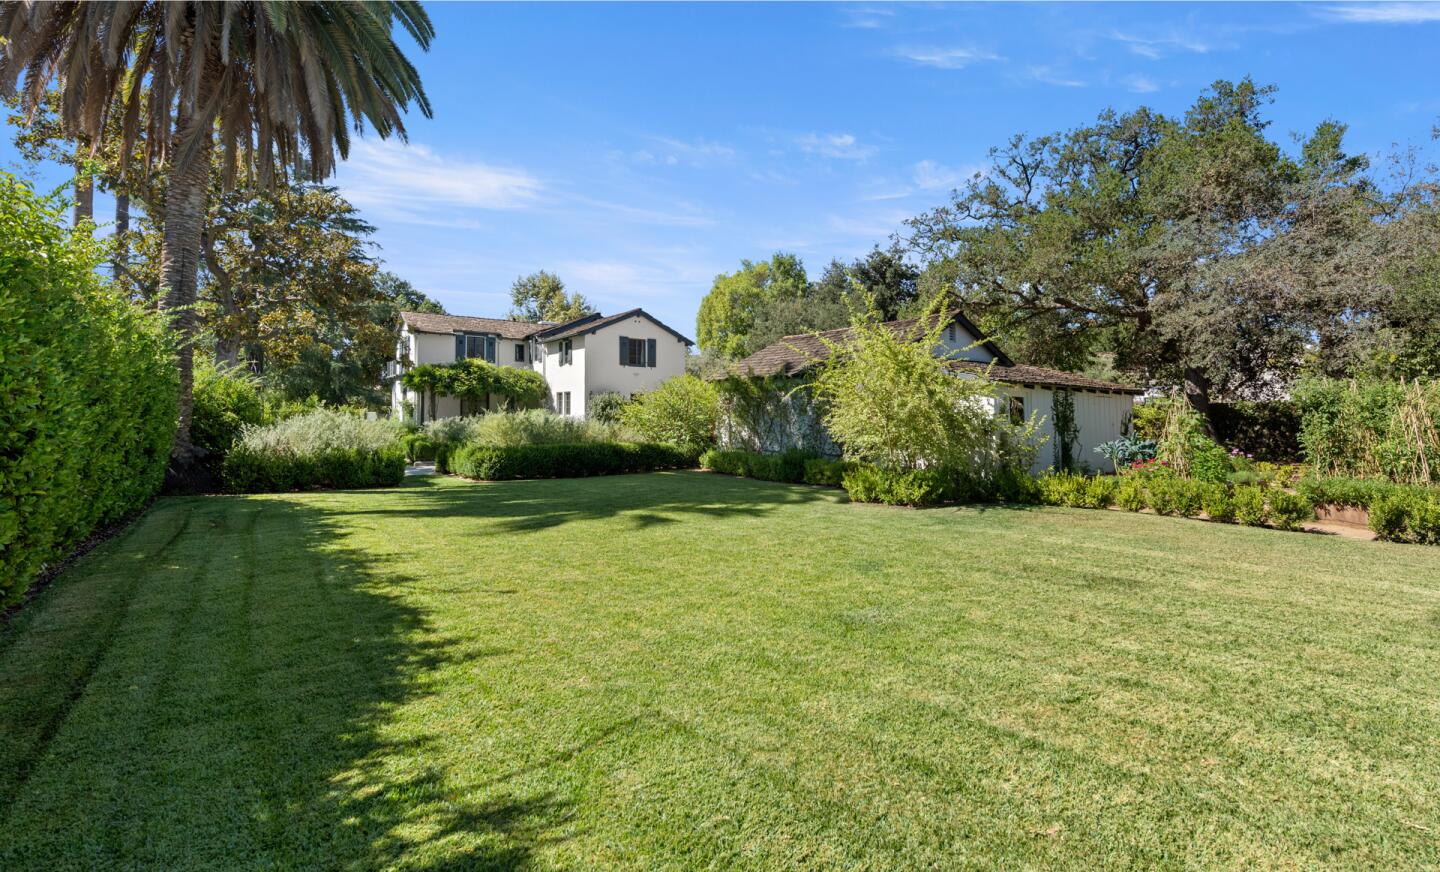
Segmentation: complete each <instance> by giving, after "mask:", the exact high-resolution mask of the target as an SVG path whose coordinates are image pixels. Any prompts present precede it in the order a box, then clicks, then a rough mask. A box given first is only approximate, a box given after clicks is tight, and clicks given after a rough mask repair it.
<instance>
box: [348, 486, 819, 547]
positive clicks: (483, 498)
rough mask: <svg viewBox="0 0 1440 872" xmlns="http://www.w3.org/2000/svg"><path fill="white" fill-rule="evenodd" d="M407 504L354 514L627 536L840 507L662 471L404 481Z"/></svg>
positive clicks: (815, 495) (805, 489)
mask: <svg viewBox="0 0 1440 872" xmlns="http://www.w3.org/2000/svg"><path fill="white" fill-rule="evenodd" d="M402 488H403V490H402V491H401V492H402V493H403V494H404V499H402V500H399V501H396V502H395V503H394V504H393V505H391V506H387V507H386V508H382V509H370V510H363V511H361V512H359V513H358V514H368V515H395V516H403V517H408V518H427V517H430V518H482V519H493V520H494V521H495V523H493V524H491V525H489V526H488V529H487V532H489V533H490V534H492V535H510V534H515V533H526V532H533V531H536V530H545V529H549V528H551V527H558V526H560V525H562V524H567V523H571V522H575V521H599V520H606V519H616V520H620V521H623V522H624V523H625V525H626V526H627V527H628V528H629V529H631V530H643V529H646V528H650V527H657V526H664V525H667V524H673V523H676V522H677V521H680V520H682V519H684V518H686V517H690V518H696V519H717V520H718V519H724V518H733V517H757V516H761V515H766V514H769V513H771V512H774V511H776V510H777V509H780V508H782V507H785V506H796V505H805V504H810V503H825V502H831V503H834V502H843V501H844V499H845V498H844V494H843V492H841V491H835V490H830V489H822V488H815V487H810V486H806V485H789V484H778V483H775V482H762V481H755V480H752V479H745V478H734V477H731V476H722V475H717V474H714V473H703V472H661V473H642V474H638V475H609V476H596V477H590V478H566V479H526V480H520V481H466V480H464V479H448V480H444V483H440V484H437V483H436V481H435V479H433V478H419V477H417V478H411V479H407V480H406V482H405V485H403V486H402Z"/></svg>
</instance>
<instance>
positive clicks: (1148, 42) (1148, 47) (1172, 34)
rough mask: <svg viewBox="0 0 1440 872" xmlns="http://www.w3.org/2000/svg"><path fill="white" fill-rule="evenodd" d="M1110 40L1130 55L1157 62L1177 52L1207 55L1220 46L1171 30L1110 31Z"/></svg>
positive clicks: (1184, 32) (1187, 32)
mask: <svg viewBox="0 0 1440 872" xmlns="http://www.w3.org/2000/svg"><path fill="white" fill-rule="evenodd" d="M1110 38H1111V39H1113V40H1115V41H1116V42H1119V43H1123V44H1124V45H1125V47H1126V48H1128V49H1129V50H1130V53H1131V54H1136V55H1139V56H1140V57H1142V58H1149V59H1150V60H1152V61H1153V60H1158V59H1159V58H1162V57H1164V56H1165V55H1167V54H1175V53H1177V52H1189V53H1191V54H1208V53H1210V52H1212V51H1215V50H1216V49H1218V48H1222V47H1229V45H1228V44H1226V45H1224V46H1222V45H1220V44H1217V43H1216V42H1214V41H1213V40H1209V39H1205V38H1202V37H1201V36H1199V35H1197V34H1195V33H1192V32H1190V31H1185V30H1178V29H1171V30H1166V31H1163V32H1158V33H1134V32H1125V31H1120V30H1116V31H1111V33H1110Z"/></svg>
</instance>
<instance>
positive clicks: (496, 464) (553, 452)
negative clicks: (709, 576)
mask: <svg viewBox="0 0 1440 872" xmlns="http://www.w3.org/2000/svg"><path fill="white" fill-rule="evenodd" d="M446 465H447V467H448V468H449V469H450V471H452V472H454V473H455V474H457V475H462V476H465V477H466V478H478V479H484V480H487V481H500V480H503V479H514V478H581V477H584V476H591V475H620V474H624V473H631V472H650V471H652V470H656V469H688V468H690V467H692V466H694V465H695V454H694V452H691V451H686V450H685V449H682V448H677V447H675V446H674V445H662V444H658V443H653V442H640V443H635V442H577V443H560V444H548V445H507V446H498V445H479V444H473V443H472V444H470V445H462V446H460V447H459V448H457V449H455V451H454V452H452V453H451V455H450V456H449V457H448V458H447V463H446Z"/></svg>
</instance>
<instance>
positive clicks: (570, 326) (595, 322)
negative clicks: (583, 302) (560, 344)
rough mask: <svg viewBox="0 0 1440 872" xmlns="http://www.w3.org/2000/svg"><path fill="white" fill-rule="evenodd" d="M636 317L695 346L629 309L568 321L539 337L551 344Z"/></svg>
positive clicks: (647, 316)
mask: <svg viewBox="0 0 1440 872" xmlns="http://www.w3.org/2000/svg"><path fill="white" fill-rule="evenodd" d="M637 315H638V316H640V317H642V318H645V319H647V320H649V321H650V322H651V323H653V324H654V325H655V326H656V327H659V328H660V329H661V330H664V331H665V332H667V333H669V334H671V335H672V336H674V337H675V338H676V339H679V340H680V341H681V342H684V343H685V344H686V345H694V344H695V343H693V342H691V341H690V340H689V339H686V338H685V337H684V336H682V335H680V334H679V333H677V332H676V331H674V330H672V329H670V328H669V327H667V326H666V325H664V324H662V323H660V321H658V320H657V319H656V318H655V316H654V315H651V314H650V313H649V312H646V311H645V310H644V309H631V310H630V311H628V312H621V313H620V314H618V315H610V316H607V317H604V318H601V317H599V316H596V315H589V316H586V317H585V318H577V319H576V320H574V321H570V322H568V323H565V324H559V325H556V326H553V327H547V328H546V329H545V330H544V331H542V332H541V334H540V337H541V338H542V339H544V340H545V341H547V342H551V341H554V340H556V339H568V338H569V337H571V336H579V335H580V334H581V333H594V332H595V331H596V330H599V329H600V328H602V327H609V326H610V325H611V324H614V323H616V322H617V321H624V320H625V319H627V318H633V317H635V316H637Z"/></svg>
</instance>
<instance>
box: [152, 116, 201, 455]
mask: <svg viewBox="0 0 1440 872" xmlns="http://www.w3.org/2000/svg"><path fill="white" fill-rule="evenodd" d="M202 102H203V101H202ZM196 123H197V122H196V121H195V120H194V119H187V120H185V121H182V122H180V124H178V125H177V128H178V130H177V139H180V140H183V139H184V138H185V136H186V135H187V134H189V133H190V132H191V129H192V128H193V127H194V126H195V125H196ZM199 123H203V124H204V126H205V128H206V129H205V130H204V131H203V133H201V134H199V135H200V136H201V137H202V138H201V140H200V146H199V147H198V148H197V149H196V150H195V154H194V157H193V158H192V159H191V160H190V161H189V163H188V164H187V165H185V166H183V167H180V168H179V171H178V172H177V171H174V170H172V171H171V173H170V177H169V185H168V188H167V190H166V193H165V237H164V240H163V243H162V248H161V251H160V281H161V283H162V285H163V290H164V295H163V297H162V298H161V303H160V307H161V309H162V310H163V311H165V312H168V313H169V314H170V316H171V324H170V329H171V330H172V331H174V333H175V338H176V345H177V352H178V355H177V357H178V362H179V365H180V426H179V429H177V430H176V431H175V443H174V445H173V446H172V447H171V450H170V462H171V467H172V469H174V470H175V471H176V472H177V473H180V474H183V473H184V472H185V471H186V470H188V469H189V468H190V467H191V466H192V465H193V462H194V460H195V447H194V445H193V444H192V443H191V441H190V417H191V412H192V410H193V407H194V396H193V391H194V387H195V333H196V327H197V325H198V320H199V319H198V318H197V317H196V313H195V294H196V286H197V284H198V278H199V269H200V234H201V231H202V229H203V228H204V225H205V215H206V196H207V194H209V191H210V150H211V148H212V147H213V145H214V135H213V133H212V132H211V131H210V130H209V129H208V128H209V126H210V120H209V119H205V120H204V121H203V122H199Z"/></svg>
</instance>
